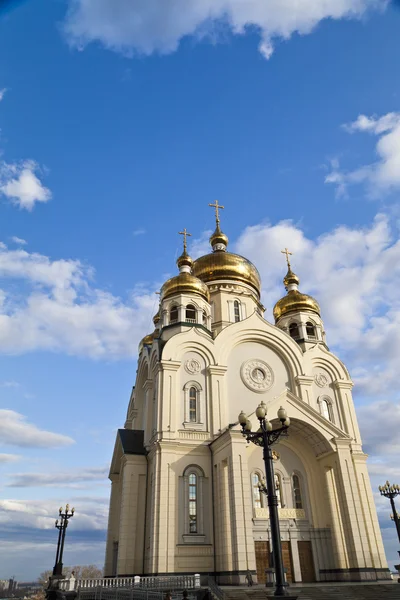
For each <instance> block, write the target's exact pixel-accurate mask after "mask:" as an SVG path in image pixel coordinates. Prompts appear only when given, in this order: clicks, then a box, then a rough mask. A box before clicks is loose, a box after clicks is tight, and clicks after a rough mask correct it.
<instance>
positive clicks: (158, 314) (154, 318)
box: [153, 309, 161, 325]
mask: <svg viewBox="0 0 400 600" xmlns="http://www.w3.org/2000/svg"><path fill="white" fill-rule="evenodd" d="M160 318H161V317H160V309H158V311H157V312H156V314H155V315H154V317H153V323H154V325H157V323H159V322H160Z"/></svg>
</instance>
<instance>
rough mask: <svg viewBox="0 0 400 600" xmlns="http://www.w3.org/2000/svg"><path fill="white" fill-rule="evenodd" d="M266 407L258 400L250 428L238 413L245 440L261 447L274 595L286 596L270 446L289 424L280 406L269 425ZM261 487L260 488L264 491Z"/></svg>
mask: <svg viewBox="0 0 400 600" xmlns="http://www.w3.org/2000/svg"><path fill="white" fill-rule="evenodd" d="M266 415H267V410H266V406H265V403H264V402H261V403H260V404H259V405H258V407H257V409H256V417H257V419H258V420H259V422H260V428H259V429H258V430H257V431H255V432H252V431H251V427H252V425H251V422H250V420H249V419H248V418H247V416H246V415H245V413H244V412H243V411H242V412H241V413H240V415H239V417H238V419H239V423H240V425H241V427H242V434H243V435H244V437H245V438H246V439H247V441H248V442H252V443H253V444H256V446H261V447H262V448H264V452H263V458H264V465H265V475H266V483H265V484H264V485H263V488H264V489H265V492H266V494H267V498H268V508H269V520H270V526H271V538H272V549H273V556H274V565H275V574H276V584H275V593H274V596H289V592H288V591H287V589H286V582H285V573H284V568H283V558H282V546H281V534H280V529H279V515H278V498H277V496H276V489H275V477H274V465H273V456H272V450H271V446H272V444H274V443H275V442H276V441H277V440H278V439H279V438H280V436H281V435H283V436H286V435H287V430H288V428H289V425H290V419H289V417H288V416H287V414H286V410H285V409H284V408H282V407H281V408H280V409H279V410H278V419H279V421H280V422H281V426H280V427H278V428H277V429H273V427H272V423H271V422H270V421H268V419H267V418H266ZM264 489H262V491H264Z"/></svg>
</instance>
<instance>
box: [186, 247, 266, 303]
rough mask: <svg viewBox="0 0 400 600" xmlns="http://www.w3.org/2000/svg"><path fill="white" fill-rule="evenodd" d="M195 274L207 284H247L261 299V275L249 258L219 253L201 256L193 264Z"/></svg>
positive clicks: (229, 253)
mask: <svg viewBox="0 0 400 600" xmlns="http://www.w3.org/2000/svg"><path fill="white" fill-rule="evenodd" d="M193 274H194V275H196V277H198V278H199V279H201V280H202V281H205V282H207V283H208V282H210V281H217V280H220V279H228V280H229V281H237V282H242V283H247V284H248V285H250V286H251V287H252V288H253V289H254V290H255V291H256V292H257V295H258V297H260V291H261V280H260V274H259V272H258V271H257V269H256V267H255V266H254V265H253V264H252V263H251V262H250V261H249V260H247V258H244V257H243V256H240V255H239V254H232V253H231V252H224V251H217V252H211V253H210V254H206V255H205V256H201V257H200V258H198V259H197V260H195V261H194V263H193Z"/></svg>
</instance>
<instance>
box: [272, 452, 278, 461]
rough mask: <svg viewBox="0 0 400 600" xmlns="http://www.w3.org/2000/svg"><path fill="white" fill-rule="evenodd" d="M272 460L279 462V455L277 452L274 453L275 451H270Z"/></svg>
mask: <svg viewBox="0 0 400 600" xmlns="http://www.w3.org/2000/svg"><path fill="white" fill-rule="evenodd" d="M272 459H273V460H279V459H280V454H279V453H278V452H276V451H275V450H272Z"/></svg>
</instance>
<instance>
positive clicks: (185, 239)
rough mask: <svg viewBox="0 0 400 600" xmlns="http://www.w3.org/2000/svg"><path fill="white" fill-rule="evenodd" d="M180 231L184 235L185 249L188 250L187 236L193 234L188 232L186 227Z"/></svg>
mask: <svg viewBox="0 0 400 600" xmlns="http://www.w3.org/2000/svg"><path fill="white" fill-rule="evenodd" d="M178 233H179V235H183V251H184V252H186V250H187V237H188V236H191V235H192V234H191V233H188V232H187V230H186V227H185V229H184V230H183V231H179V232H178Z"/></svg>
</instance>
